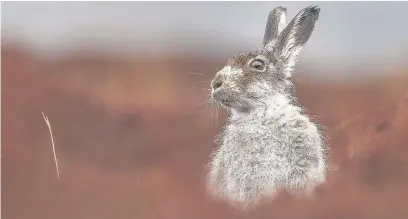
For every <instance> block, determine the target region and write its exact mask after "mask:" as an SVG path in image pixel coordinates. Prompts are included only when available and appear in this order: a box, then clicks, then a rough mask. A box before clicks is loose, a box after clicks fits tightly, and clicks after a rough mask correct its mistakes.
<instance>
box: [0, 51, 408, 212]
mask: <svg viewBox="0 0 408 219" xmlns="http://www.w3.org/2000/svg"><path fill="white" fill-rule="evenodd" d="M1 55H2V60H1V61H2V66H1V72H2V84H1V86H2V115H1V116H2V124H1V125H2V133H1V134H2V191H1V192H2V217H3V218H7V219H23V218H30V219H48V218H49V219H55V218H59V219H64V218H66V219H73V218H75V219H82V218H83V219H90V218H98V219H104V218H106V219H108V218H109V219H111V218H144V219H150V218H169V219H170V218H174V219H181V218H186V219H193V218H196V219H199V218H224V219H228V218H252V219H255V218H282V219H284V218H302V219H303V218H305V219H306V218H314V219H319V218H321V219H327V218H330V219H337V218H338V219H342V218H348V219H353V218H356V219H366V218H367V219H369V218H370V219H371V218H390V219H399V218H401V219H405V218H408V208H407V206H408V204H407V203H408V76H407V74H400V76H392V77H391V76H389V77H386V76H384V77H383V78H379V79H375V80H367V82H364V83H353V84H352V83H345V82H344V83H334V82H325V83H323V82H313V81H310V80H305V79H302V78H301V77H298V79H297V82H296V83H297V84H298V87H299V88H298V94H299V97H300V101H301V102H302V103H303V104H304V105H305V107H306V108H307V109H308V111H309V112H310V114H312V115H316V116H315V118H316V119H317V120H319V121H320V122H321V123H323V124H324V125H325V126H326V131H327V137H328V141H329V144H330V146H331V149H330V157H331V163H332V164H331V167H332V168H331V169H332V170H331V172H330V174H329V179H328V182H327V184H325V185H324V186H322V187H321V188H319V190H318V192H317V194H316V195H315V197H314V198H313V199H294V198H292V197H289V196H288V195H287V194H283V193H282V194H281V195H279V197H278V198H277V199H276V200H275V201H274V202H270V203H267V204H265V205H263V206H260V207H259V208H257V209H254V210H253V211H251V212H247V213H242V212H239V211H236V210H234V209H233V208H231V207H229V206H228V205H227V204H225V203H220V202H215V201H213V200H211V199H210V198H208V197H207V196H206V194H205V191H204V182H205V178H204V176H205V165H206V163H207V161H208V156H209V155H210V153H211V151H212V150H213V148H214V147H215V145H214V144H213V143H212V140H213V138H214V137H215V135H216V134H217V132H218V131H219V129H220V128H221V126H222V122H223V118H224V116H225V113H223V112H222V110H220V112H219V116H218V117H217V116H216V115H217V113H215V111H214V110H211V108H206V106H205V104H202V103H203V102H204V101H205V97H206V94H205V91H206V90H205V89H206V88H207V86H208V84H209V82H208V80H209V79H210V78H211V76H212V75H213V74H214V73H215V72H216V70H217V68H220V67H221V65H222V63H223V60H204V59H197V60H191V59H181V58H174V57H156V58H140V57H119V56H114V57H113V56H109V55H94V54H88V55H84V54H73V55H72V56H70V57H69V58H60V59H55V60H52V61H51V60H40V59H39V58H38V57H36V56H35V54H32V53H30V52H27V51H24V50H22V49H18V48H15V47H3V48H2V54H1ZM197 72H198V73H202V74H204V75H202V76H201V75H196V74H190V73H197ZM203 81H204V82H203ZM42 111H44V112H45V113H46V114H47V115H48V117H49V119H50V122H51V126H52V128H53V132H54V137H55V141H56V142H55V143H56V150H57V156H58V159H59V166H60V172H61V178H60V181H58V180H57V175H56V170H55V165H54V160H53V154H52V147H51V141H50V136H49V133H48V130H47V126H46V124H45V122H44V121H43V118H42V117H41V112H42Z"/></svg>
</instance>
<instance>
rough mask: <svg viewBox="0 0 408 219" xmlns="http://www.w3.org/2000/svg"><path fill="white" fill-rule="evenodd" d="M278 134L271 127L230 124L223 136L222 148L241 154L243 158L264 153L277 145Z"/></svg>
mask: <svg viewBox="0 0 408 219" xmlns="http://www.w3.org/2000/svg"><path fill="white" fill-rule="evenodd" d="M278 142H279V134H278V133H277V129H276V128H275V127H273V126H264V125H255V124H237V125H235V124H231V125H229V126H228V127H227V128H226V129H225V130H224V134H223V141H222V144H223V147H224V148H225V149H228V150H234V151H236V152H237V153H242V154H243V155H244V156H246V155H245V154H247V155H250V154H253V153H255V152H265V150H271V149H273V148H274V147H276V146H277V145H278Z"/></svg>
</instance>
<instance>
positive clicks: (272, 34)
mask: <svg viewBox="0 0 408 219" xmlns="http://www.w3.org/2000/svg"><path fill="white" fill-rule="evenodd" d="M285 26H286V8H284V7H277V8H275V9H273V11H271V12H270V13H269V16H268V21H267V22H266V28H265V35H264V39H263V42H262V46H266V45H267V44H269V43H271V42H273V41H275V40H276V39H277V38H278V36H279V34H280V33H281V32H282V30H283V28H285Z"/></svg>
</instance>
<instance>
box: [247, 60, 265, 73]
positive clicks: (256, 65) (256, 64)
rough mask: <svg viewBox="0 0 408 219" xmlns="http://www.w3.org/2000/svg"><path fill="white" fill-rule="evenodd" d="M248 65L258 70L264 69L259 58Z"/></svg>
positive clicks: (263, 63)
mask: <svg viewBox="0 0 408 219" xmlns="http://www.w3.org/2000/svg"><path fill="white" fill-rule="evenodd" d="M250 66H251V67H252V68H254V69H256V70H258V71H263V70H265V62H264V61H262V60H260V59H255V60H253V61H252V62H251V64H250Z"/></svg>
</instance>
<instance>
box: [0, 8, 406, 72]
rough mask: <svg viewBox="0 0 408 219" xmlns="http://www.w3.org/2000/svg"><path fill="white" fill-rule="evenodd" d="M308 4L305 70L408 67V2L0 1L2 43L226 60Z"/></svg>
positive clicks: (255, 43) (46, 49)
mask: <svg viewBox="0 0 408 219" xmlns="http://www.w3.org/2000/svg"><path fill="white" fill-rule="evenodd" d="M310 4H315V5H318V6H320V8H321V12H320V18H319V21H318V23H317V25H316V29H315V32H314V33H313V35H312V37H311V38H310V40H309V42H308V44H307V45H306V47H305V49H304V50H303V51H302V53H301V60H303V62H305V61H304V60H308V62H311V63H313V65H316V66H315V67H313V66H312V67H310V68H312V69H314V68H316V69H317V68H323V67H324V68H336V69H337V70H339V69H344V70H347V69H351V68H355V67H356V68H361V69H363V70H371V69H374V70H378V69H381V68H384V69H386V68H390V67H392V68H401V67H402V66H404V67H406V66H408V64H407V61H408V2H2V23H1V24H2V37H5V38H6V39H7V37H9V38H10V37H13V36H14V35H15V34H16V33H19V34H23V36H24V39H25V40H26V41H28V42H30V43H32V45H34V46H36V47H37V48H39V49H40V50H42V51H44V52H56V51H63V50H67V49H70V48H73V47H75V46H76V45H78V43H80V42H82V43H87V44H88V43H89V44H90V43H93V44H96V45H102V46H106V47H110V48H117V49H127V50H133V51H144V52H149V51H164V52H168V51H175V50H178V51H187V52H198V51H199V52H203V53H206V54H213V55H214V56H220V57H227V56H228V55H230V54H232V53H233V52H237V51H245V50H247V49H254V48H256V47H257V46H259V45H260V43H261V41H262V38H263V33H264V28H265V23H266V19H267V16H268V13H269V11H270V10H272V9H273V8H274V7H276V6H284V7H286V8H287V10H288V19H291V18H292V17H293V16H294V15H295V14H296V13H297V12H298V11H299V10H300V9H302V8H303V7H306V6H308V5H310ZM327 63H330V64H331V65H328V64H327ZM333 66H334V67H333Z"/></svg>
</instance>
